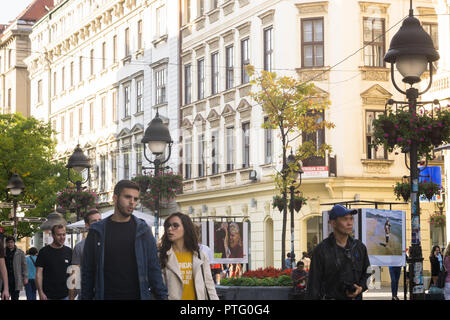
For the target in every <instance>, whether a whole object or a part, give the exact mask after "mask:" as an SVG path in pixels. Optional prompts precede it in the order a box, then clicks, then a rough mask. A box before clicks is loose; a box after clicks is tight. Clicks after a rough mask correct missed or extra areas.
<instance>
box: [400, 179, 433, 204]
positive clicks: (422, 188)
mask: <svg viewBox="0 0 450 320" xmlns="http://www.w3.org/2000/svg"><path fill="white" fill-rule="evenodd" d="M440 190H441V187H440V186H439V185H438V184H437V183H434V182H432V181H422V182H419V195H423V196H425V197H426V198H427V199H428V200H431V199H433V196H434V195H435V194H437V193H438V192H439V191H440ZM394 193H395V195H396V196H397V199H400V197H402V198H403V200H405V202H408V200H409V197H410V196H411V184H410V183H409V182H397V183H396V184H395V187H394Z"/></svg>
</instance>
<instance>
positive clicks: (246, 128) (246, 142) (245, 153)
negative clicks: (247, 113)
mask: <svg viewBox="0 0 450 320" xmlns="http://www.w3.org/2000/svg"><path fill="white" fill-rule="evenodd" d="M248 167H250V122H244V123H243V124H242V168H248Z"/></svg>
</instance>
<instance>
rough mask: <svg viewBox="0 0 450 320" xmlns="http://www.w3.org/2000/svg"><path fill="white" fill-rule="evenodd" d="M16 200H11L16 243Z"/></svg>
mask: <svg viewBox="0 0 450 320" xmlns="http://www.w3.org/2000/svg"><path fill="white" fill-rule="evenodd" d="M17 203H18V201H17V198H14V200H13V214H14V217H13V219H14V239H15V240H16V241H17Z"/></svg>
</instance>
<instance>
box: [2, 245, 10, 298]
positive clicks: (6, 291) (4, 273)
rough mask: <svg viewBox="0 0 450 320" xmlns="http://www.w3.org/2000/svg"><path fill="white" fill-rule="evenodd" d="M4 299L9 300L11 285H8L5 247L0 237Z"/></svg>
mask: <svg viewBox="0 0 450 320" xmlns="http://www.w3.org/2000/svg"><path fill="white" fill-rule="evenodd" d="M2 285H3V289H2V296H1V298H2V300H9V286H8V270H6V263H5V247H4V245H3V239H2V238H0V289H1V288H2Z"/></svg>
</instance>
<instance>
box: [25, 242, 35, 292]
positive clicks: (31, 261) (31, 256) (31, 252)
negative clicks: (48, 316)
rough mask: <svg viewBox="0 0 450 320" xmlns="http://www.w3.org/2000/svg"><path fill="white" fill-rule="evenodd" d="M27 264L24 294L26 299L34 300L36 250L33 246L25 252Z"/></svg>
mask: <svg viewBox="0 0 450 320" xmlns="http://www.w3.org/2000/svg"><path fill="white" fill-rule="evenodd" d="M27 254H28V256H27V265H28V283H27V284H26V285H25V294H26V295H27V300H36V290H37V289H36V281H35V279H36V260H37V254H38V250H37V249H36V248H35V247H31V248H30V249H28V252H27Z"/></svg>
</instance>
